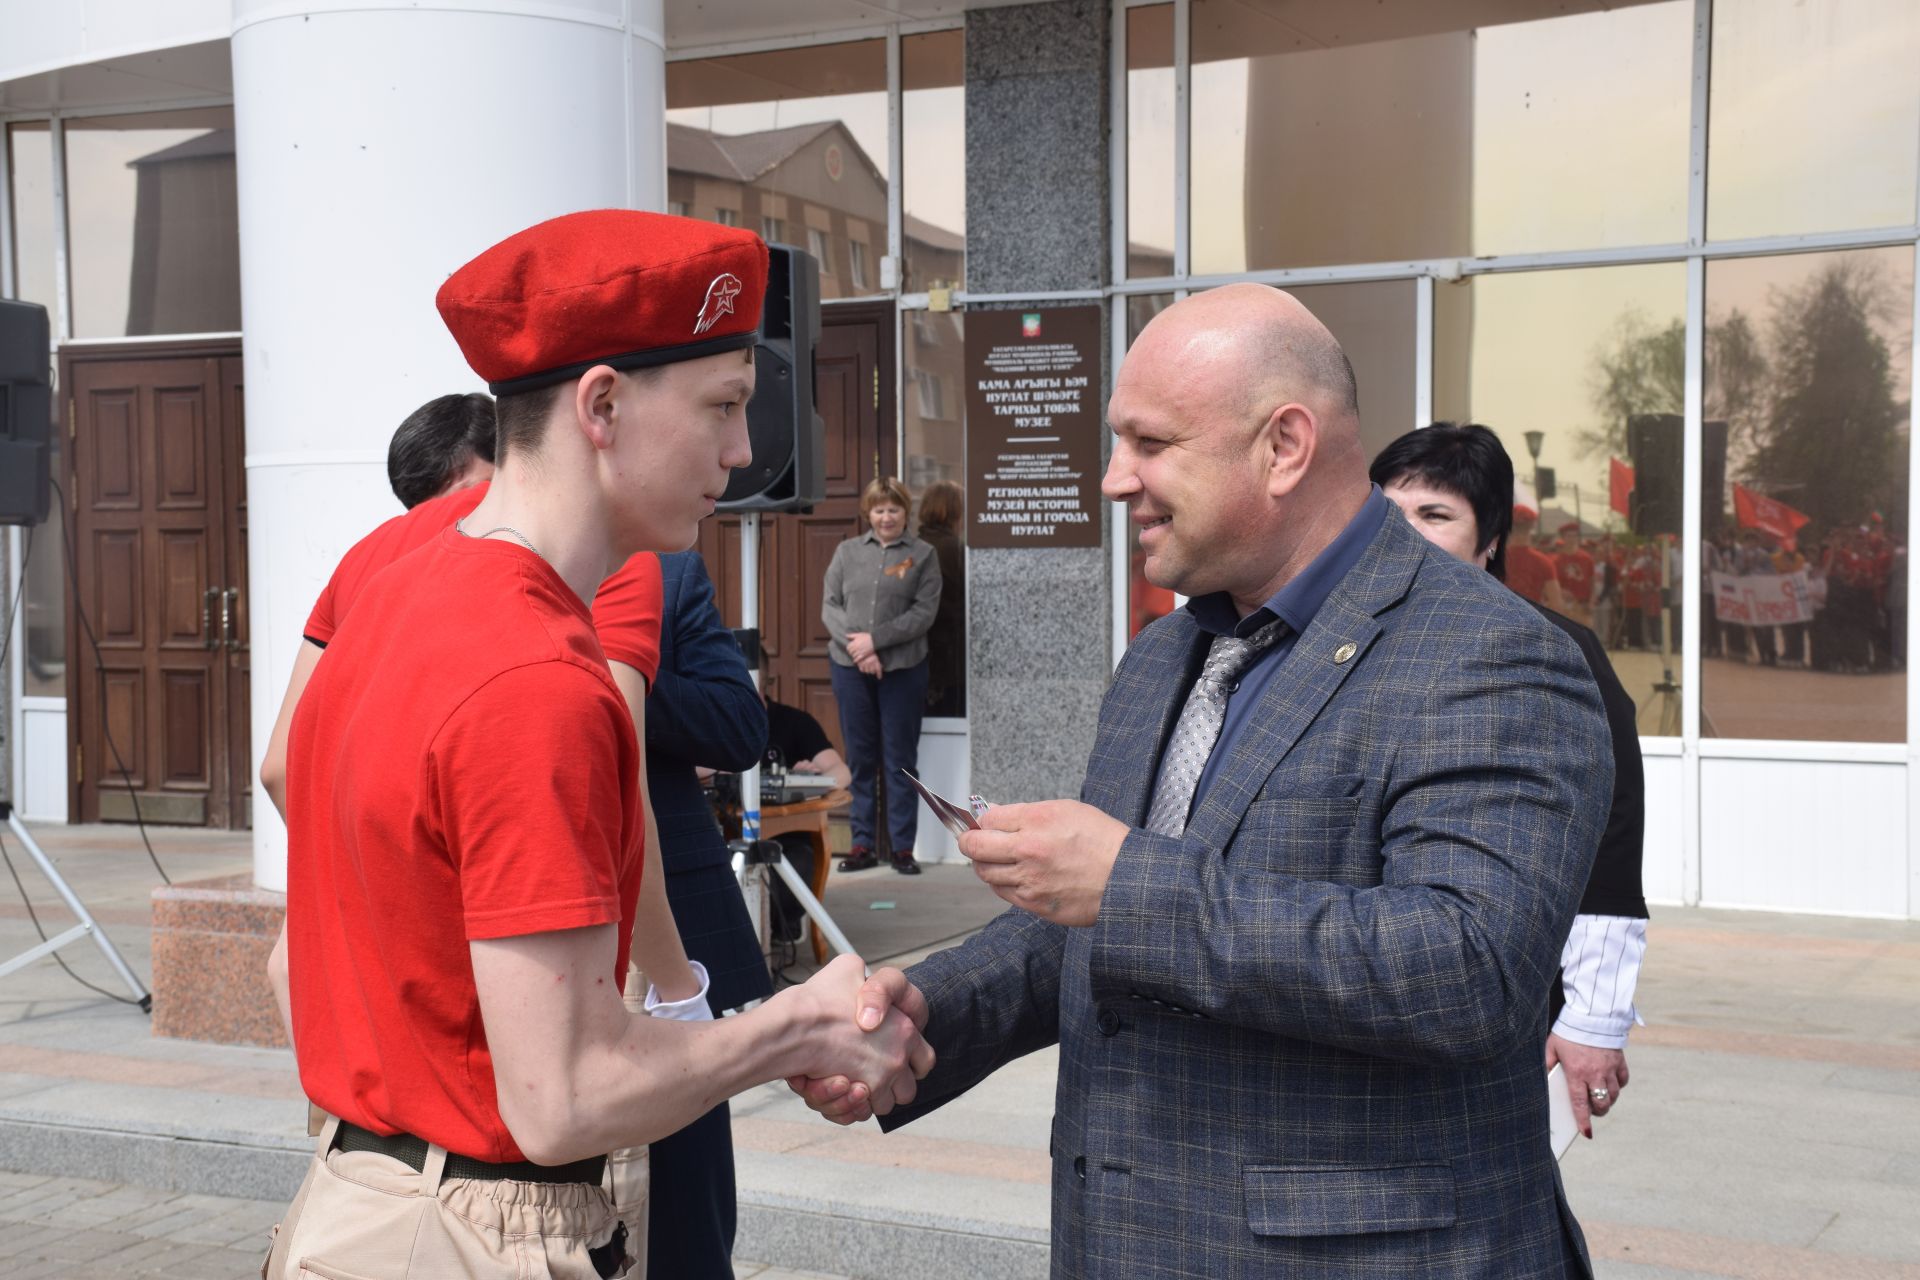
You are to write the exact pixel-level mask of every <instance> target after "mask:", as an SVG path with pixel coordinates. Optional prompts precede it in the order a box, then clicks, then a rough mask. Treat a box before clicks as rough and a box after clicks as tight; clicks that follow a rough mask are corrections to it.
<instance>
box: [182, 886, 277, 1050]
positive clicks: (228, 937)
mask: <svg viewBox="0 0 1920 1280" xmlns="http://www.w3.org/2000/svg"><path fill="white" fill-rule="evenodd" d="M286 914H287V899H286V895H285V894H282V893H274V892H271V891H269V890H266V889H258V888H255V887H254V884H253V877H252V876H250V875H233V876H220V877H217V878H215V879H211V880H194V881H184V882H182V883H180V884H172V885H164V886H162V887H161V888H158V889H155V890H154V891H153V1034H155V1035H156V1036H166V1037H169V1038H171V1039H175V1040H205V1041H211V1042H213V1043H215V1044H248V1045H260V1046H264V1047H266V1048H285V1047H286V1044H287V1033H286V1028H285V1027H284V1026H283V1025H282V1024H281V1021H280V1010H279V1007H278V1005H277V1004H276V1003H275V1002H274V998H273V987H272V984H271V983H269V982H268V981H267V957H268V955H269V954H271V953H272V951H273V943H274V939H275V938H276V937H278V936H279V933H280V924H281V921H282V920H284V919H285V918H286Z"/></svg>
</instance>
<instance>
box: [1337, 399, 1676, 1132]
mask: <svg viewBox="0 0 1920 1280" xmlns="http://www.w3.org/2000/svg"><path fill="white" fill-rule="evenodd" d="M1369 474H1370V475H1371V476H1372V478H1373V482H1374V483H1375V484H1377V485H1379V486H1380V487H1381V488H1382V489H1383V490H1385V491H1386V495H1387V497H1389V498H1391V499H1392V500H1393V501H1394V503H1395V504H1396V505H1398V506H1399V508H1400V509H1401V511H1402V512H1403V513H1405V515H1406V517H1407V520H1408V522H1409V523H1411V524H1412V525H1413V527H1414V528H1415V529H1417V530H1419V532H1420V533H1421V535H1422V536H1424V537H1425V538H1426V539H1427V540H1428V541H1429V542H1431V543H1433V544H1434V545H1435V546H1437V547H1439V548H1440V549H1441V550H1443V551H1446V552H1448V553H1449V554H1450V555H1452V556H1454V557H1455V558H1456V559H1460V560H1465V561H1467V562H1468V563H1470V564H1477V565H1480V566H1481V567H1482V568H1484V569H1486V570H1488V571H1489V572H1490V573H1492V574H1493V575H1494V576H1495V577H1496V578H1499V579H1500V580H1501V581H1503V582H1504V581H1505V580H1506V579H1505V569H1506V540H1507V533H1508V531H1509V530H1510V529H1511V528H1512V526H1513V462H1512V460H1511V459H1510V458H1508V457H1507V451H1506V449H1505V448H1504V447H1502V445H1501V444H1500V438H1499V437H1498V436H1496V435H1494V434H1493V432H1491V431H1489V430H1488V429H1487V428H1485V427H1482V426H1478V425H1476V424H1471V423H1470V424H1467V425H1465V426H1456V425H1455V424H1453V423H1448V422H1441V423H1435V424H1434V425H1433V426H1431V427H1427V428H1425V429H1423V430H1418V431H1411V432H1408V433H1407V434H1406V435H1404V436H1401V437H1400V438H1399V439H1398V440H1395V441H1394V442H1393V443H1392V444H1390V445H1388V446H1387V447H1386V448H1385V449H1383V450H1381V451H1380V456H1379V457H1377V458H1375V459H1374V460H1373V467H1372V468H1371V471H1370V473H1369ZM1533 607H1534V608H1535V609H1538V610H1539V611H1540V613H1541V615H1542V616H1544V617H1545V618H1546V619H1547V621H1549V622H1551V623H1553V625H1554V626H1556V627H1558V628H1560V630H1562V631H1564V632H1566V633H1567V635H1568V636H1570V637H1572V639H1573V642H1574V643H1575V644H1577V645H1579V646H1580V652H1581V653H1582V654H1584V655H1585V657H1586V659H1587V667H1588V669H1589V670H1591V671H1592V672H1593V678H1594V683H1595V684H1597V685H1598V686H1599V688H1600V700H1601V702H1602V703H1604V704H1605V706H1606V711H1607V728H1608V729H1609V730H1610V732H1611V736H1612V739H1613V764H1614V773H1613V808H1612V811H1611V812H1610V813H1609V815H1608V817H1607V829H1606V832H1605V833H1604V834H1603V835H1602V836H1601V838H1600V848H1599V850H1598V852H1597V853H1596V854H1595V855H1594V860H1593V871H1592V873H1591V874H1590V876H1589V878H1588V880H1587V889H1586V893H1585V894H1583V895H1582V896H1581V899H1580V911H1579V914H1578V915H1576V916H1575V917H1574V922H1573V929H1572V932H1571V933H1570V934H1569V935H1568V938H1567V942H1566V946H1565V948H1564V949H1563V950H1562V952H1561V956H1560V980H1559V981H1558V982H1557V983H1555V985H1554V990H1553V993H1552V1000H1551V1016H1552V1018H1553V1030H1552V1032H1551V1034H1549V1035H1548V1037H1547V1065H1548V1067H1552V1066H1553V1065H1554V1064H1555V1063H1559V1064H1560V1066H1561V1067H1562V1068H1563V1069H1564V1070H1565V1072H1566V1078H1567V1089H1568V1093H1569V1095H1570V1098H1571V1101H1572V1103H1573V1113H1574V1118H1575V1119H1576V1120H1577V1121H1578V1122H1579V1124H1580V1128H1581V1130H1582V1131H1583V1132H1584V1133H1585V1134H1586V1135H1587V1136H1588V1137H1589V1138H1591V1137H1592V1136H1593V1125H1592V1122H1591V1120H1590V1119H1589V1118H1588V1117H1589V1115H1590V1114H1591V1115H1605V1114H1606V1113H1607V1112H1608V1110H1610V1109H1611V1108H1612V1106H1613V1104H1614V1103H1615V1102H1616V1101H1618V1099H1619V1097H1620V1091H1621V1090H1622V1089H1623V1088H1625V1087H1626V1083H1627V1055H1626V1044H1627V1032H1628V1030H1629V1028H1631V1027H1632V1026H1633V1024H1634V1023H1635V1022H1636V1021H1637V1015H1636V1014H1635V1013H1634V1009H1633V988H1634V984H1635V982H1636V981H1637V979H1638V977H1639V972H1640V960H1641V957H1642V956H1643V955H1644V954H1645V952H1646V945H1647V942H1646V939H1647V929H1646V924H1647V902H1646V898H1645V896H1644V894H1643V893H1642V890H1641V882H1640V846H1641V841H1642V837H1643V834H1644V830H1645V825H1646V813H1645V791H1644V784H1643V776H1642V772H1641V762H1640V734H1639V729H1638V726H1637V725H1636V723H1635V710H1634V705H1633V699H1632V698H1631V697H1630V696H1629V695H1628V693H1627V691H1626V690H1625V689H1624V688H1622V687H1621V684H1620V678H1619V677H1618V676H1617V675H1615V674H1614V671H1613V664H1612V663H1610V662H1608V661H1607V654H1606V650H1605V649H1604V648H1603V647H1602V646H1601V644H1600V639H1599V637H1598V636H1596V635H1594V633H1593V632H1592V631H1591V630H1589V629H1588V628H1586V627H1583V626H1581V625H1580V624H1579V623H1577V622H1575V621H1573V620H1572V619H1571V618H1567V617H1563V616H1562V615H1560V614H1558V613H1555V612H1554V611H1553V610H1552V609H1549V608H1547V607H1546V606H1545V605H1541V604H1537V603H1536V604H1534V606H1533Z"/></svg>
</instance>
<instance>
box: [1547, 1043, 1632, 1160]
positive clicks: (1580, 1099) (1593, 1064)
mask: <svg viewBox="0 0 1920 1280" xmlns="http://www.w3.org/2000/svg"><path fill="white" fill-rule="evenodd" d="M1556 1062H1557V1063H1559V1064H1560V1066H1561V1068H1562V1069H1563V1070H1564V1071H1565V1073H1566V1077H1567V1093H1568V1095H1569V1096H1570V1097H1571V1098H1572V1100H1573V1120H1574V1123H1575V1124H1577V1125H1579V1126H1580V1132H1582V1133H1584V1134H1586V1135H1587V1137H1589V1138H1591V1137H1593V1121H1592V1119H1590V1116H1603V1115H1605V1114H1607V1112H1609V1111H1611V1110H1613V1108H1614V1104H1616V1103H1618V1102H1619V1101H1620V1091H1621V1090H1622V1089H1624V1088H1626V1087H1627V1054H1626V1051H1625V1050H1624V1049H1596V1048H1594V1047H1593V1046H1592V1045H1586V1044H1580V1043H1578V1042H1577V1041H1573V1040H1566V1039H1562V1038H1561V1037H1560V1036H1556V1035H1549V1036H1548V1037H1547V1070H1549V1071H1551V1070H1553V1064H1554V1063H1556ZM1595 1089H1599V1090H1603V1091H1604V1093H1603V1095H1602V1096H1600V1097H1595V1096H1594V1092H1593V1091H1594V1090H1595Z"/></svg>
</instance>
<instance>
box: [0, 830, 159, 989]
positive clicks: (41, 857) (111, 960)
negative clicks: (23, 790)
mask: <svg viewBox="0 0 1920 1280" xmlns="http://www.w3.org/2000/svg"><path fill="white" fill-rule="evenodd" d="M0 818H5V819H6V822H7V826H8V827H10V828H12V830H13V834H14V837H15V838H16V839H18V840H19V841H20V843H21V845H23V846H24V847H25V848H26V851H27V856H28V857H30V858H32V859H33V860H34V862H36V863H37V864H39V867H40V871H41V874H43V875H45V876H46V878H47V879H48V880H50V881H52V882H53V887H54V889H55V890H57V891H58V892H59V894H60V898H61V900H62V901H63V902H65V903H66V904H67V910H69V911H71V912H73V914H74V915H75V916H77V917H79V920H80V923H79V924H77V925H75V926H73V928H71V929H69V930H67V931H66V932H65V933H61V934H56V935H54V936H53V937H51V938H48V939H47V940H46V941H45V942H42V943H41V944H40V945H39V946H37V947H28V948H27V949H26V950H25V951H22V952H21V953H20V954H19V955H17V956H15V957H14V958H13V959H11V960H9V961H7V962H6V963H5V964H0V978H4V977H6V976H7V975H8V974H10V973H13V972H15V971H16V970H19V969H24V968H26V967H27V966H28V965H30V964H32V963H33V962H34V961H35V960H38V959H40V958H41V957H43V956H50V955H52V954H53V953H54V952H56V951H58V950H60V948H62V947H64V946H66V945H67V944H69V943H73V942H78V941H80V940H81V939H82V938H92V939H93V941H94V945H95V946H97V947H99V948H100V954H101V955H103V956H105V957H106V958H107V963H108V964H110V965H112V966H113V970H114V972H115V973H117V974H119V975H120V980H121V981H122V982H124V983H126V984H127V990H129V991H131V992H133V998H134V1000H135V1001H137V1002H138V1003H139V1005H140V1008H141V1010H142V1011H143V1012H146V1013H152V1012H153V996H152V995H151V994H150V993H149V992H148V991H147V989H146V988H145V987H143V986H141V985H140V979H138V978H136V977H134V976H133V970H132V969H129V968H128V967H127V962H126V961H125V960H124V959H122V958H121V956H120V952H119V951H118V950H117V949H116V948H115V947H114V945H113V941H112V940H111V939H110V938H108V937H107V935H106V931H105V930H103V929H101V928H100V925H99V924H98V923H97V922H96V921H95V920H94V918H93V913H92V912H90V911H88V910H87V904H86V903H84V902H82V901H80V895H79V894H76V893H75V892H74V891H73V890H72V889H71V888H69V887H68V885H67V882H66V881H65V880H64V879H62V878H61V875H60V872H59V871H58V870H56V869H55V867H54V865H53V859H51V858H49V857H47V855H46V853H45V852H44V851H43V850H42V849H41V848H40V846H39V845H38V844H37V843H35V842H34V839H33V834H32V833H31V832H30V831H28V830H27V828H26V824H24V823H22V822H21V821H20V815H19V814H17V813H15V812H14V811H13V806H12V805H11V804H8V803H7V802H6V801H5V800H0Z"/></svg>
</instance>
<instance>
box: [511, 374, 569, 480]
mask: <svg viewBox="0 0 1920 1280" xmlns="http://www.w3.org/2000/svg"><path fill="white" fill-rule="evenodd" d="M577 385H578V383H577V382H563V383H561V384H559V385H558V386H553V387H539V388H536V389H535V390H532V391H519V392H515V393H514V394H513V395H510V396H501V397H500V403H499V405H498V407H497V408H496V410H495V412H496V413H497V415H498V417H499V419H500V454H499V461H501V462H505V461H506V460H507V459H508V458H510V457H512V456H513V455H515V454H530V453H538V452H539V451H540V441H541V440H543V439H544V438H545V437H546V434H547V417H548V415H550V414H551V413H552V412H553V406H554V405H555V404H556V403H558V402H559V400H560V397H561V396H562V395H563V394H564V395H572V394H573V389H574V387H575V386H577Z"/></svg>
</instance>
